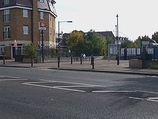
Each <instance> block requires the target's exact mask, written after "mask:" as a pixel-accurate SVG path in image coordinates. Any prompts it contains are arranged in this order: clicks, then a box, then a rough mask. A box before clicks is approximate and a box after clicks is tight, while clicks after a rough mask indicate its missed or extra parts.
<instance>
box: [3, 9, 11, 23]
mask: <svg viewBox="0 0 158 119" xmlns="http://www.w3.org/2000/svg"><path fill="white" fill-rule="evenodd" d="M3 21H4V22H9V21H10V10H9V9H7V10H4V14H3Z"/></svg>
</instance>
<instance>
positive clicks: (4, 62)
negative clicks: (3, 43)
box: [3, 54, 5, 64]
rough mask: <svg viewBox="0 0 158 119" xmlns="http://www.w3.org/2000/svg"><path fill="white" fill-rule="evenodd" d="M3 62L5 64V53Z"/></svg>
mask: <svg viewBox="0 0 158 119" xmlns="http://www.w3.org/2000/svg"><path fill="white" fill-rule="evenodd" d="M3 64H5V55H4V54H3Z"/></svg>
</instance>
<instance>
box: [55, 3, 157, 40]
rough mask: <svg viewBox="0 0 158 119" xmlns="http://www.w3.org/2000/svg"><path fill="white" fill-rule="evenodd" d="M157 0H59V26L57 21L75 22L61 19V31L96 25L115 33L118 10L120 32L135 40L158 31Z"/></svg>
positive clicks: (96, 29)
mask: <svg viewBox="0 0 158 119" xmlns="http://www.w3.org/2000/svg"><path fill="white" fill-rule="evenodd" d="M157 3H158V1H157V0H56V4H55V5H54V6H55V8H56V12H57V15H58V17H57V18H56V26H57V23H58V21H70V20H71V21H73V23H66V22H63V23H60V31H62V32H63V33H70V32H72V31H73V30H82V31H84V32H88V31H90V29H93V30H95V31H112V32H113V33H114V35H116V28H115V25H116V24H117V17H116V15H117V14H118V16H119V17H118V28H119V36H121V37H127V38H129V40H132V41H134V40H136V39H137V38H138V36H145V35H147V36H149V37H150V38H151V36H152V34H154V33H155V32H157V31H158V7H157V5H158V4H157ZM56 28H58V27H56ZM56 31H57V32H58V30H57V29H56Z"/></svg>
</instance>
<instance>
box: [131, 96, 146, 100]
mask: <svg viewBox="0 0 158 119" xmlns="http://www.w3.org/2000/svg"><path fill="white" fill-rule="evenodd" d="M128 98H130V99H135V100H147V99H144V98H139V97H128Z"/></svg>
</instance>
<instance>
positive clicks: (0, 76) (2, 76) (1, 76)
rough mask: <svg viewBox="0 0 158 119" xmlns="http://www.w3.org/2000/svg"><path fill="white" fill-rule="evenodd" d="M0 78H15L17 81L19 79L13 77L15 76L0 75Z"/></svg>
mask: <svg viewBox="0 0 158 119" xmlns="http://www.w3.org/2000/svg"><path fill="white" fill-rule="evenodd" d="M0 78H14V79H15V78H16V79H19V78H20V77H15V76H8V75H0Z"/></svg>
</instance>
